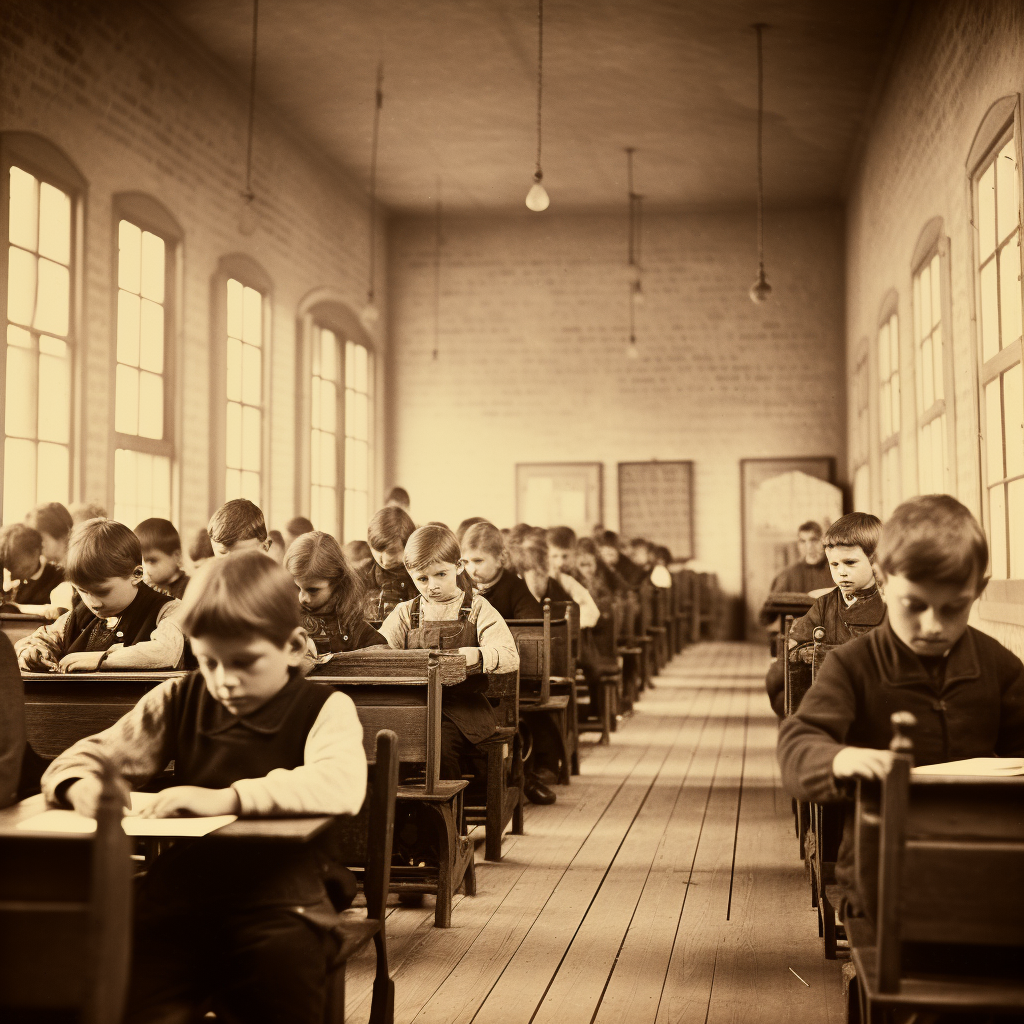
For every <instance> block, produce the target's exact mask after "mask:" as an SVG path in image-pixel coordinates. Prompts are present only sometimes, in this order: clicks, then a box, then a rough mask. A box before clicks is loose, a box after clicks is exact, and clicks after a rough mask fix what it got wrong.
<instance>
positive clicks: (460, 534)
mask: <svg viewBox="0 0 1024 1024" xmlns="http://www.w3.org/2000/svg"><path fill="white" fill-rule="evenodd" d="M487 522H490V520H489V519H484V517H483V516H470V517H469V518H468V519H463V520H462V522H461V523H459V525H458V526H457V527H456V529H455V536H456V538H457V540H458V542H459V543H460V544H461V543H462V541H463V539H464V538H465V536H466V531H467V530H468V529H469V528H470V527H471V526H476V524H477V523H487Z"/></svg>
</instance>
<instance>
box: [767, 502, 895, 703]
mask: <svg viewBox="0 0 1024 1024" xmlns="http://www.w3.org/2000/svg"><path fill="white" fill-rule="evenodd" d="M881 533H882V524H881V521H880V520H879V519H878V518H877V517H876V516H873V515H871V514H870V513H869V512H851V513H850V514H849V515H845V516H843V517H842V518H840V519H837V520H836V521H835V522H834V523H833V524H832V525H831V526H830V527H829V528H828V530H827V531H826V533H825V537H824V541H823V543H824V547H825V560H826V561H827V562H828V565H829V570H830V572H831V574H832V579H833V580H834V582H835V587H834V588H833V589H832V590H830V591H829V592H828V593H827V594H824V595H823V596H821V597H819V598H818V599H817V600H816V601H815V602H814V604H813V605H811V607H810V608H809V609H808V611H807V612H806V614H804V615H802V616H800V618H799V619H797V620H796V622H794V623H793V625H792V627H791V628H790V631H789V644H790V647H795V646H796V645H797V644H801V643H804V642H805V641H807V640H811V639H813V638H814V630H815V629H816V628H817V627H818V626H821V627H823V628H824V630H825V637H824V640H823V641H822V642H823V643H826V644H829V645H830V646H832V647H835V646H837V645H838V644H845V643H846V642H847V641H848V640H852V639H853V638H854V637H856V636H862V635H863V634H864V633H867V632H870V631H871V630H872V629H874V628H875V627H876V626H877V625H878V624H879V623H880V622H881V621H882V619H883V618H885V602H884V601H883V600H882V595H881V594H880V593H879V590H878V584H877V581H876V580H875V573H874V558H875V548H876V547H877V546H878V539H879V537H880V536H881ZM800 653H801V654H802V655H803V654H806V657H802V660H803V661H805V662H807V663H808V664H810V660H811V652H810V648H808V649H807V651H806V652H800ZM784 656H785V655H780V657H784ZM784 685H785V680H784V678H783V668H782V662H781V661H779V660H776V661H773V662H772V664H771V667H770V668H769V669H768V675H767V676H766V677H765V689H766V690H767V691H768V699H769V700H770V701H771V704H772V709H773V710H774V711H775V714H777V715H778V716H779V718H782V717H783V715H784V714H785V693H784V692H783V688H784Z"/></svg>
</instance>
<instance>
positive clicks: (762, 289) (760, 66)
mask: <svg viewBox="0 0 1024 1024" xmlns="http://www.w3.org/2000/svg"><path fill="white" fill-rule="evenodd" d="M767 27H768V26H767V25H762V24H757V25H755V26H754V31H755V32H757V268H758V269H757V280H756V281H755V282H754V283H753V284H752V285H751V286H750V301H751V302H754V303H756V304H758V305H760V304H761V303H762V302H766V301H767V300H768V296H769V295H771V293H772V286H771V285H770V284H769V283H768V279H767V278H766V277H765V275H764V169H763V162H762V145H761V135H762V125H763V122H764V60H763V58H762V56H761V33H762V32H763V31H764V30H765V29H766V28H767Z"/></svg>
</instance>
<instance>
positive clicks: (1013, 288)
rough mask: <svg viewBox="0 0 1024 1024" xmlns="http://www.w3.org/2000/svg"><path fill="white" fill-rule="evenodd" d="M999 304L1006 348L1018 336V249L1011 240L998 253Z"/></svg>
mask: <svg viewBox="0 0 1024 1024" xmlns="http://www.w3.org/2000/svg"><path fill="white" fill-rule="evenodd" d="M999 306H1000V313H1001V314H1002V316H1001V320H1002V328H1003V330H1002V338H1001V344H1002V347H1003V348H1006V346H1007V345H1009V344H1011V343H1012V342H1014V341H1016V340H1017V339H1018V338H1019V337H1020V249H1019V247H1018V246H1017V245H1016V244H1015V243H1013V242H1010V244H1009V245H1007V246H1005V247H1004V248H1003V250H1002V252H1000V253H999Z"/></svg>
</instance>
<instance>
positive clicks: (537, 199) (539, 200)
mask: <svg viewBox="0 0 1024 1024" xmlns="http://www.w3.org/2000/svg"><path fill="white" fill-rule="evenodd" d="M543 98H544V0H537V169H536V170H535V171H534V172H533V184H532V185H531V186H530V191H529V192H527V193H526V208H527V209H528V210H533V212H534V213H543V212H544V211H545V210H546V209H547V208H548V207H549V206H550V205H551V197H550V196H549V195H548V193H547V189H545V188H544V186H543V185H542V184H541V181H542V179H543V178H544V172H543V171H542V170H541V169H540V143H541V111H542V109H543Z"/></svg>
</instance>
